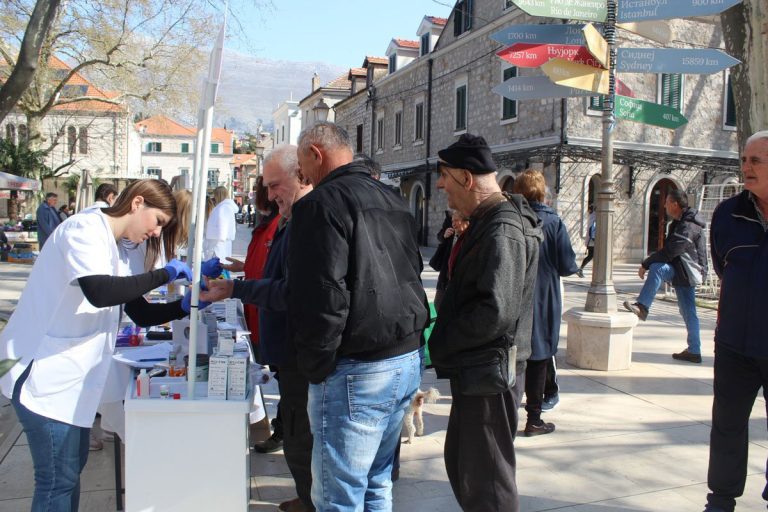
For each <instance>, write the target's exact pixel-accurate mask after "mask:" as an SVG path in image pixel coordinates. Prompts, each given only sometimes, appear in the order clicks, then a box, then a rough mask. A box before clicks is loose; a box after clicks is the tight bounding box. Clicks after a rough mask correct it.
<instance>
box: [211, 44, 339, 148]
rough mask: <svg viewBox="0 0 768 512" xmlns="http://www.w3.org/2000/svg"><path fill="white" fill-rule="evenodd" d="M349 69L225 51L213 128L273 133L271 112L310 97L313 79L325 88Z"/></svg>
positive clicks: (320, 63)
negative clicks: (283, 104)
mask: <svg viewBox="0 0 768 512" xmlns="http://www.w3.org/2000/svg"><path fill="white" fill-rule="evenodd" d="M348 71H349V68H346V69H344V68H340V67H338V66H334V65H330V64H325V63H322V62H292V61H284V60H268V59H261V58H258V57H252V56H250V55H245V54H242V53H238V52H235V51H231V50H225V51H224V62H223V66H222V72H221V83H220V85H219V92H218V96H217V99H216V109H215V111H214V126H224V125H226V127H227V128H228V129H230V130H235V131H236V132H238V133H244V132H251V133H255V132H256V131H257V130H258V127H259V124H261V125H262V130H271V127H272V112H273V111H274V110H275V109H276V108H277V106H278V105H279V104H280V103H282V102H283V101H285V100H289V99H291V97H292V99H294V100H296V101H299V100H301V99H302V98H304V97H305V96H307V95H308V94H309V93H310V89H311V87H312V75H313V74H314V73H317V74H318V75H320V83H321V84H323V85H324V84H326V83H328V82H330V81H331V80H333V79H334V78H336V77H338V76H339V75H341V74H342V73H343V74H346V73H347V72H348Z"/></svg>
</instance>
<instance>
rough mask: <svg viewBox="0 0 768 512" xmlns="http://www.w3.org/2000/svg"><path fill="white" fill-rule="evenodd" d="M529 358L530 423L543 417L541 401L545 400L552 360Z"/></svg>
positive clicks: (527, 406) (527, 402)
mask: <svg viewBox="0 0 768 512" xmlns="http://www.w3.org/2000/svg"><path fill="white" fill-rule="evenodd" d="M551 359H552V358H549V359H542V360H541V361H531V360H530V359H529V360H528V365H527V367H526V369H525V411H526V412H527V413H528V423H538V421H539V420H540V419H541V403H542V402H543V401H544V386H545V384H546V381H547V363H548V362H549V361H550V360H551Z"/></svg>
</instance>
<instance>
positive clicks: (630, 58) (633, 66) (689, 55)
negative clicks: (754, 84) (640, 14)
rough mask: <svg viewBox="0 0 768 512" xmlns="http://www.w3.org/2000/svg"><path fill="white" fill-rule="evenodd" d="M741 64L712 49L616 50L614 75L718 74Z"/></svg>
mask: <svg viewBox="0 0 768 512" xmlns="http://www.w3.org/2000/svg"><path fill="white" fill-rule="evenodd" d="M740 62H741V61H739V60H737V59H734V58H733V57H731V56H730V55H728V54H727V53H725V52H723V51H720V50H714V49H711V48H704V49H678V48H619V53H618V56H617V59H616V71H618V72H622V73H683V74H689V75H701V74H710V73H717V72H718V71H722V70H724V69H726V68H729V67H731V66H735V65H736V64H739V63H740Z"/></svg>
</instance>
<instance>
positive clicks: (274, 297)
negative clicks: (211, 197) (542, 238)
mask: <svg viewBox="0 0 768 512" xmlns="http://www.w3.org/2000/svg"><path fill="white" fill-rule="evenodd" d="M298 170H299V164H298V159H297V155H296V146H291V145H283V146H279V147H277V148H276V149H275V150H273V151H272V152H271V153H270V154H269V155H267V157H266V158H265V159H264V180H263V182H264V187H265V188H266V189H267V193H268V194H269V200H270V201H275V202H276V203H277V206H278V208H279V211H280V216H281V217H282V218H281V220H280V221H279V225H278V228H277V231H276V232H275V237H274V238H273V239H272V246H271V248H270V251H269V255H268V256H267V262H266V264H265V265H264V274H263V276H262V278H261V279H254V280H248V281H223V280H216V281H210V282H209V284H208V286H209V291H208V292H201V295H200V297H201V299H202V300H206V301H211V300H221V299H224V298H226V297H235V298H238V299H240V300H242V301H243V302H244V303H247V304H255V305H256V306H258V308H259V340H260V343H261V345H260V348H261V355H262V358H263V359H264V361H263V362H264V363H265V364H269V365H274V366H277V367H279V368H280V380H279V381H278V385H279V387H280V416H281V418H282V421H283V424H284V425H285V428H284V429H283V450H284V451H285V461H286V463H287V464H288V468H289V469H290V470H291V474H292V475H293V479H294V481H295V483H296V492H297V494H298V498H296V499H293V500H289V501H286V502H283V503H281V504H280V510H287V511H289V512H303V511H309V510H314V507H313V506H312V497H311V495H310V492H311V489H312V433H311V432H310V429H309V417H308V416H307V389H308V386H309V381H307V379H306V378H305V377H304V376H303V375H302V374H301V372H299V369H298V362H297V359H296V348H295V347H294V345H293V343H291V341H290V339H289V337H288V313H287V301H288V287H287V278H288V240H289V236H290V230H291V225H292V224H293V223H292V222H291V217H292V216H291V213H292V208H293V204H294V203H295V202H296V201H298V200H299V199H301V198H302V197H304V196H305V195H307V194H308V193H309V192H311V191H312V185H309V184H307V183H305V182H303V181H302V180H301V179H300V178H299V175H298Z"/></svg>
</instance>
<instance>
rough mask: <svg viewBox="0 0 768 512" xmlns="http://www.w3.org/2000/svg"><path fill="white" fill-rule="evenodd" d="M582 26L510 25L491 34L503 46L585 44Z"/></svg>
mask: <svg viewBox="0 0 768 512" xmlns="http://www.w3.org/2000/svg"><path fill="white" fill-rule="evenodd" d="M583 28H584V25H582V24H568V25H510V26H508V27H505V28H503V29H501V30H499V31H498V32H494V33H493V34H491V39H493V40H494V41H496V42H499V43H501V44H515V43H528V44H575V45H579V46H581V45H583V44H584V35H583V34H582V33H581V29H583Z"/></svg>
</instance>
